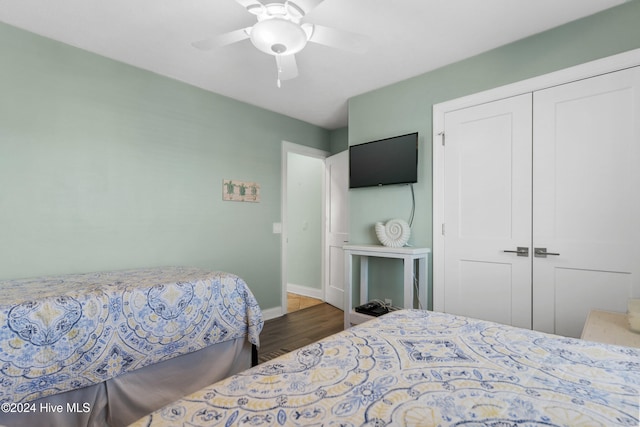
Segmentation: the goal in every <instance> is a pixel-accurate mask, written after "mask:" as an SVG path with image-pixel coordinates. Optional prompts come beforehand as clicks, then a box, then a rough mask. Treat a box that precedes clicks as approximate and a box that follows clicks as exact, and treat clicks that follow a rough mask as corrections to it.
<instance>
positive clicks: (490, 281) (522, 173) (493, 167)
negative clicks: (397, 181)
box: [436, 94, 532, 328]
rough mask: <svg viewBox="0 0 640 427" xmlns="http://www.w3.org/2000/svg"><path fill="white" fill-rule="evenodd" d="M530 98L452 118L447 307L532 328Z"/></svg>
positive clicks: (447, 165) (448, 126)
mask: <svg viewBox="0 0 640 427" xmlns="http://www.w3.org/2000/svg"><path fill="white" fill-rule="evenodd" d="M531 97H532V96H531V94H525V95H521V96H517V97H513V98H508V99H504V100H500V101H495V102H491V103H489V104H483V105H479V106H475V107H470V108H465V109H463V110H458V111H454V112H450V113H447V114H446V115H445V137H446V139H445V141H446V142H445V148H444V182H445V184H444V186H445V188H444V192H445V194H446V197H445V206H444V218H445V224H444V227H445V238H444V241H445V243H444V250H445V254H444V257H445V266H444V287H443V289H441V290H438V291H442V292H444V307H443V308H439V307H438V308H436V309H441V310H443V311H445V312H447V313H454V314H462V315H465V316H469V317H475V318H480V319H484V320H492V321H496V322H500V323H504V324H510V325H515V326H520V327H524V328H531V258H530V257H524V256H518V255H517V254H516V253H513V252H511V253H509V252H504V251H505V250H510V251H516V248H517V247H519V246H520V247H525V248H526V249H527V250H530V246H531V245H530V244H531V125H532V124H531V108H532V107H531Z"/></svg>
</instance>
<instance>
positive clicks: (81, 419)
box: [0, 267, 263, 427]
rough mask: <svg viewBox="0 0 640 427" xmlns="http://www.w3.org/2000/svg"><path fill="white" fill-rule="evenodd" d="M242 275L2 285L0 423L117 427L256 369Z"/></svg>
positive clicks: (129, 276)
mask: <svg viewBox="0 0 640 427" xmlns="http://www.w3.org/2000/svg"><path fill="white" fill-rule="evenodd" d="M262 327H263V320H262V313H261V311H260V307H259V306H258V303H257V301H256V299H255V298H254V296H253V294H252V293H251V291H250V289H249V287H248V286H247V284H246V283H245V282H244V281H243V280H242V279H241V278H240V277H238V276H236V275H233V274H229V273H224V272H216V271H208V270H201V269H197V268H186V267H167V268H154V269H141V270H128V271H113V272H103V273H88V274H75V275H66V276H56V277H40V278H33V279H19V280H9V281H1V282H0V404H1V405H2V411H1V412H0V425H6V426H13V425H21V426H24V425H33V426H36V425H37V426H65V427H66V426H106V425H109V426H120V425H126V424H129V423H130V422H132V421H134V420H136V419H138V418H139V417H141V416H142V415H144V414H147V413H149V412H151V411H153V410H155V409H157V408H160V407H162V406H163V405H165V404H167V403H169V402H171V401H173V400H175V399H177V398H179V397H181V396H184V395H185V394H187V393H190V392H193V391H195V390H198V389H199V388H201V387H202V386H204V385H207V384H211V383H212V382H215V381H218V380H220V379H222V378H226V377H227V376H229V375H231V374H235V373H237V372H240V371H243V370H245V369H247V368H249V367H251V359H252V346H253V345H255V346H257V345H259V334H260V332H261V330H262Z"/></svg>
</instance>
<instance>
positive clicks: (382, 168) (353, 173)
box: [349, 132, 418, 188]
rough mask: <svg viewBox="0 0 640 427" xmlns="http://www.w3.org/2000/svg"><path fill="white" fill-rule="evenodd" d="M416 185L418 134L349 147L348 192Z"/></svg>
mask: <svg viewBox="0 0 640 427" xmlns="http://www.w3.org/2000/svg"><path fill="white" fill-rule="evenodd" d="M415 182H418V133H417V132H414V133H410V134H407V135H401V136H395V137H392V138H385V139H380V140H378V141H371V142H365V143H364V144H358V145H352V146H350V147H349V188H360V187H374V186H379V185H391V184H412V183H415Z"/></svg>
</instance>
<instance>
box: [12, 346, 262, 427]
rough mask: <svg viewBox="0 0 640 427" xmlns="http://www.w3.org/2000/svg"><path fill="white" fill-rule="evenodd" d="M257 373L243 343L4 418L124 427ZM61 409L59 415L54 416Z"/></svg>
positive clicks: (48, 425)
mask: <svg viewBox="0 0 640 427" xmlns="http://www.w3.org/2000/svg"><path fill="white" fill-rule="evenodd" d="M249 367H251V344H250V343H249V342H248V341H247V340H246V339H245V338H240V339H236V340H233V341H226V342H222V343H218V344H214V345H211V346H209V347H206V348H204V349H202V350H198V351H196V352H194V353H189V354H185V355H182V356H179V357H176V358H174V359H170V360H166V361H163V362H160V363H157V364H154V365H150V366H146V367H144V368H141V369H138V370H136V371H133V372H129V373H126V374H124V375H122V376H119V377H116V378H113V379H110V380H108V381H106V382H104V383H101V384H96V385H94V386H90V387H85V388H82V389H78V390H72V391H68V392H65V393H61V394H57V395H54V396H48V397H44V398H42V399H38V400H36V401H34V402H32V403H30V404H28V405H25V406H23V407H20V406H19V405H20V404H18V405H16V407H15V408H11V409H23V410H25V409H26V410H28V411H27V412H24V413H15V412H14V413H7V412H6V411H5V410H4V408H3V411H2V412H0V426H6V427H14V426H16V427H18V426H20V427H22V426H38V427H76V426H77V427H85V426H86V427H103V426H109V427H120V426H126V425H129V424H130V423H132V422H134V421H135V420H137V419H138V418H141V417H143V416H144V415H146V414H148V413H150V412H153V411H155V410H156V409H159V408H161V407H163V406H165V405H166V404H168V403H170V402H173V401H175V400H177V399H179V398H181V397H183V396H185V395H187V394H190V393H192V392H194V391H197V390H199V389H201V388H203V387H205V386H207V385H209V384H213V383H214V382H217V381H219V380H221V379H223V378H226V377H228V376H230V375H233V374H236V373H238V372H240V371H243V370H245V369H248V368H249ZM58 409H60V411H59V412H54V411H56V410H58Z"/></svg>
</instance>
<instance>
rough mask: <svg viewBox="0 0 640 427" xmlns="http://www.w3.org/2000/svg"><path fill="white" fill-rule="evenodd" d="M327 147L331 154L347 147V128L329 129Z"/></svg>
mask: <svg viewBox="0 0 640 427" xmlns="http://www.w3.org/2000/svg"><path fill="white" fill-rule="evenodd" d="M329 149H330V151H329V152H330V153H331V154H338V153H340V152H342V151H344V150H348V149H349V128H347V127H343V128H339V129H333V130H331V131H329Z"/></svg>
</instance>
